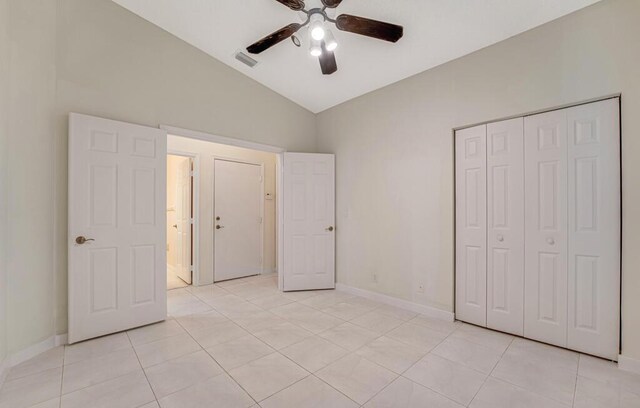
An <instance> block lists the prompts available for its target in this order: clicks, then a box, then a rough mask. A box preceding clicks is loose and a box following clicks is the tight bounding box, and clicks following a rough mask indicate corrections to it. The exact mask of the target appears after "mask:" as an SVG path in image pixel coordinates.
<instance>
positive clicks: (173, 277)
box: [167, 265, 189, 290]
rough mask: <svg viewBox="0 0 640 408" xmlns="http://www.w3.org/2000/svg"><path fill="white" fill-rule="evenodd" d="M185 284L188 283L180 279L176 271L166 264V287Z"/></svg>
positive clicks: (181, 286)
mask: <svg viewBox="0 0 640 408" xmlns="http://www.w3.org/2000/svg"><path fill="white" fill-rule="evenodd" d="M187 286H189V284H188V283H186V282H185V281H183V280H182V279H180V278H179V277H178V274H177V273H176V271H175V270H174V269H173V268H170V267H169V265H167V289H169V290H171V289H178V288H185V287H187Z"/></svg>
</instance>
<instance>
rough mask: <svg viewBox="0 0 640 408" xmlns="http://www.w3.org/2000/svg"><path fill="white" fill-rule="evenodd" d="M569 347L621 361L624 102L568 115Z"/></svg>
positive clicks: (590, 106) (577, 109) (587, 107)
mask: <svg viewBox="0 0 640 408" xmlns="http://www.w3.org/2000/svg"><path fill="white" fill-rule="evenodd" d="M567 115H568V123H569V127H568V140H569V143H568V145H569V191H568V193H569V194H568V196H569V214H570V217H569V252H568V253H569V262H568V268H569V269H568V273H569V293H568V300H569V311H568V313H569V322H568V347H569V348H571V349H574V350H578V351H582V352H585V353H589V354H595V355H598V356H601V357H605V358H608V359H612V360H617V358H618V351H619V331H620V328H619V316H620V245H621V242H620V214H621V213H620V127H619V100H618V99H617V98H616V99H609V100H606V101H602V102H598V103H591V104H587V105H582V106H577V107H575V108H571V109H568V110H567Z"/></svg>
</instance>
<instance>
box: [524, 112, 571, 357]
mask: <svg viewBox="0 0 640 408" xmlns="http://www.w3.org/2000/svg"><path fill="white" fill-rule="evenodd" d="M525 197H526V205H525V242H526V246H525V328H524V335H525V337H529V338H532V339H535V340H540V341H544V342H547V343H552V344H555V345H559V346H563V347H564V346H566V344H567V112H566V110H561V111H554V112H549V113H544V114H540V115H535V116H530V117H527V118H525Z"/></svg>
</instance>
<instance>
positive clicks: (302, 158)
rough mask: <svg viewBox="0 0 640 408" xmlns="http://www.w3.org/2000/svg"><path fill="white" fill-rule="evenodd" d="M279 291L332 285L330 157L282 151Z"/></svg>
mask: <svg viewBox="0 0 640 408" xmlns="http://www.w3.org/2000/svg"><path fill="white" fill-rule="evenodd" d="M283 187H284V189H283V192H282V194H283V204H284V251H283V258H284V259H283V270H284V290H285V291H293V290H313V289H331V288H335V227H334V225H335V157H334V155H332V154H310V153H285V154H284V168H283Z"/></svg>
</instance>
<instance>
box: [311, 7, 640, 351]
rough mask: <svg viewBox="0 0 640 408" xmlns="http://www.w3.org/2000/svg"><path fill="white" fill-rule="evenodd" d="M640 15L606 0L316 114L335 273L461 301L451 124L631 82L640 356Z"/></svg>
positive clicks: (629, 248)
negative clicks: (333, 214) (331, 190)
mask: <svg viewBox="0 0 640 408" xmlns="http://www.w3.org/2000/svg"><path fill="white" fill-rule="evenodd" d="M638 16H640V1H638V0H605V1H603V2H602V3H598V4H596V5H594V6H591V7H589V8H587V9H584V10H582V11H579V12H577V13H574V14H572V15H569V16H567V17H565V18H562V19H560V20H556V21H555V22H551V23H549V24H546V25H544V26H541V27H539V28H536V29H534V30H532V31H529V32H526V33H524V34H522V35H519V36H517V37H514V38H511V39H509V40H506V41H504V42H502V43H499V44H497V45H494V46H491V47H489V48H486V49H484V50H481V51H479V52H476V53H474V54H472V55H469V56H466V57H463V58H460V59H458V60H456V61H453V62H450V63H448V64H445V65H442V66H440V67H437V68H435V69H432V70H429V71H426V72H424V73H421V74H418V75H416V76H414V77H412V78H409V79H406V80H403V81H401V82H399V83H396V84H394V85H391V86H389V87H386V88H383V89H380V90H378V91H376V92H373V93H370V94H368V95H365V96H363V97H360V98H357V99H355V100H352V101H350V102H347V103H344V104H342V105H340V106H338V107H335V108H333V109H330V110H328V111H325V112H324V113H321V114H320V115H318V132H319V134H318V146H319V149H320V151H322V152H331V153H336V155H337V217H338V220H337V223H338V226H339V228H338V229H337V231H338V236H337V248H338V249H337V271H338V272H337V273H338V281H339V282H342V283H345V284H348V285H353V286H356V287H359V288H364V289H368V290H373V291H377V292H381V293H385V294H389V295H391V296H396V297H399V298H402V299H407V300H411V301H414V302H418V303H421V304H425V305H430V306H434V307H438V308H441V309H445V310H449V311H451V310H453V304H454V303H453V291H454V283H453V276H454V275H453V268H454V262H453V261H454V252H453V249H454V236H453V231H454V228H453V218H454V196H453V192H454V182H453V180H454V178H453V169H454V164H453V138H452V129H453V128H454V127H458V126H462V125H467V124H473V123H477V122H482V121H487V120H491V119H497V118H501V117H505V116H509V115H516V114H520V113H526V112H530V111H534V110H537V109H542V108H548V107H554V106H557V105H561V104H567V103H573V102H577V101H582V100H586V99H589V98H594V97H600V96H605V95H609V94H612V93H616V92H622V95H623V102H622V115H623V119H622V127H623V150H622V152H623V205H624V237H623V326H622V327H623V353H624V354H625V355H627V356H629V357H632V358H640V313H638V310H640V296H639V294H640V273H639V272H638V271H639V269H638V265H640V252H639V251H638V250H637V247H638V243H639V242H640V184H639V183H638V177H637V174H638V173H639V172H640V167H639V166H640V162H639V161H638V160H637V157H638V156H640V116H639V115H638V112H640V71H639V68H638V67H639V66H640V47H639V46H638V39H639V38H640V24H638ZM373 274H377V275H378V283H375V282H374V281H373V278H372V275H373ZM420 284H424V285H425V293H424V294H420V293H418V286H419V285H420Z"/></svg>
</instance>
